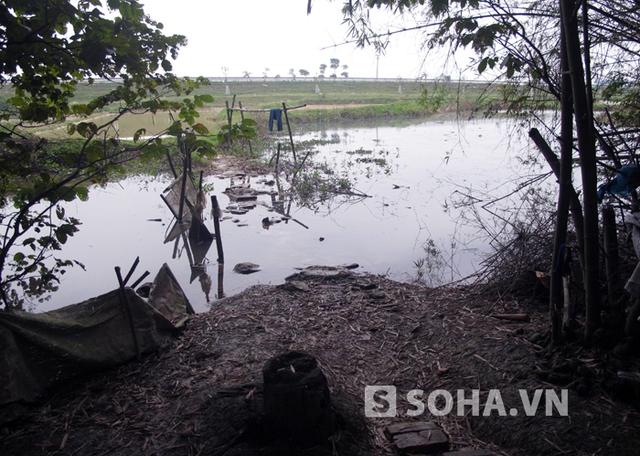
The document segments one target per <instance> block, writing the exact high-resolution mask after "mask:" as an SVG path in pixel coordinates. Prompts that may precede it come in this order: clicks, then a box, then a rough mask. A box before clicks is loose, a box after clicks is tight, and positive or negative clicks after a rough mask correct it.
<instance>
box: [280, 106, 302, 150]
mask: <svg viewBox="0 0 640 456" xmlns="http://www.w3.org/2000/svg"><path fill="white" fill-rule="evenodd" d="M282 110H283V111H284V119H285V120H286V121H287V129H288V130H289V139H290V140H291V152H293V161H294V162H297V161H298V159H297V158H296V147H295V145H294V144H293V134H292V133H291V124H290V123H289V115H288V114H287V105H286V104H285V103H284V102H283V103H282Z"/></svg>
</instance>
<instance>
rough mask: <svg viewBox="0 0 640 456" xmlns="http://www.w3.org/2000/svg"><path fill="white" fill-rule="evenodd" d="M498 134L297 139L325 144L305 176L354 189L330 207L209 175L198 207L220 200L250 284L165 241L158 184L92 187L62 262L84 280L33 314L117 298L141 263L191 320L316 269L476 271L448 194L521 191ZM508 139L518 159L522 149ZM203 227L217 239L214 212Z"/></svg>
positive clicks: (273, 184) (429, 129)
mask: <svg viewBox="0 0 640 456" xmlns="http://www.w3.org/2000/svg"><path fill="white" fill-rule="evenodd" d="M505 128H506V127H504V126H503V125H500V124H498V123H497V122H495V121H477V122H473V123H467V124H457V123H455V122H426V123H424V122H423V123H422V124H419V125H410V126H402V127H389V126H385V127H375V128H372V127H355V128H324V129H323V130H321V131H316V132H310V133H304V134H299V135H298V136H296V137H295V140H296V142H302V141H310V140H314V139H321V138H323V137H324V138H330V139H331V142H330V143H328V144H325V145H322V146H319V147H318V152H317V153H316V154H315V155H314V156H313V161H314V163H315V164H316V165H318V164H320V167H319V168H315V171H314V172H317V174H318V175H320V176H321V177H322V175H323V173H325V174H326V176H333V177H334V178H335V179H334V181H333V182H334V184H336V185H339V184H337V183H336V182H339V179H346V180H347V181H349V182H351V183H352V187H351V188H350V191H351V193H350V194H349V195H338V196H337V197H336V193H339V192H335V190H336V189H335V188H332V189H331V191H330V192H327V193H326V195H324V196H322V193H318V192H312V193H311V195H313V198H307V199H305V194H304V193H297V194H296V193H295V192H288V191H287V190H289V187H288V186H287V184H286V183H285V182H280V183H278V179H276V176H272V175H269V176H263V177H261V178H259V179H255V178H254V179H250V178H248V177H247V176H230V177H229V176H227V177H224V178H222V177H215V176H209V177H206V178H205V186H206V187H205V188H212V189H213V190H212V191H211V192H210V193H209V194H208V195H207V198H208V197H209V196H210V195H212V194H214V195H216V196H217V199H218V201H219V204H220V207H221V208H222V210H223V213H222V218H221V219H220V228H221V234H222V238H223V240H224V249H225V250H224V257H225V258H224V259H225V261H224V262H225V263H226V264H228V265H231V268H232V269H233V265H235V264H237V263H241V262H252V263H256V264H259V265H260V267H261V270H260V271H259V272H256V273H254V274H251V275H246V276H245V275H240V274H236V273H233V272H231V273H229V274H226V275H225V274H224V265H218V268H217V271H216V270H215V269H216V268H215V264H216V263H217V261H216V258H217V257H216V255H215V253H214V252H215V251H214V250H213V249H211V248H210V245H209V246H207V247H206V249H201V247H202V246H200V245H198V244H197V243H196V244H195V245H194V244H193V242H192V241H191V240H190V239H189V235H188V233H185V232H184V231H181V230H177V234H176V232H174V231H173V227H172V224H173V218H174V216H173V214H172V212H171V210H170V209H169V208H168V207H167V206H166V205H165V204H164V203H163V201H162V200H161V198H160V196H159V195H160V194H162V192H163V190H164V189H165V188H166V187H167V185H168V184H169V183H170V182H169V180H168V179H165V178H163V177H152V176H139V177H132V178H128V179H125V180H123V181H121V182H119V183H113V184H109V185H108V186H106V187H104V188H101V187H95V188H92V189H91V191H90V197H89V201H88V202H86V203H82V202H79V201H75V202H73V203H70V204H69V205H68V207H67V208H66V209H67V213H68V214H70V215H72V216H75V217H78V218H79V219H80V220H81V221H82V223H83V226H82V227H81V230H80V232H79V233H78V234H77V235H76V236H74V237H73V238H71V239H70V240H69V241H68V243H67V245H66V246H65V250H64V251H63V252H62V256H63V257H65V258H73V259H77V260H78V261H80V262H82V263H84V264H85V265H86V269H87V272H83V271H81V270H79V269H77V268H76V269H75V270H71V271H69V272H68V273H67V274H66V275H65V276H64V277H63V278H62V283H61V285H60V290H59V291H58V292H57V293H56V294H55V295H54V296H53V297H52V299H51V301H50V302H48V303H45V305H43V306H41V307H39V309H38V310H49V309H51V308H54V307H60V306H62V305H66V304H70V303H74V302H79V301H81V300H83V299H86V298H88V297H91V296H96V295H97V294H99V293H102V292H105V291H108V290H110V289H113V288H115V286H117V284H115V283H114V279H113V267H114V265H119V264H130V263H131V262H132V261H133V259H134V258H135V257H137V256H139V257H140V262H141V267H143V268H144V269H147V270H149V271H155V270H158V269H159V268H160V266H162V264H163V263H168V264H169V266H170V267H171V269H172V270H173V272H174V275H175V276H176V277H177V279H178V281H179V283H180V285H181V286H182V287H183V288H184V290H185V292H186V294H187V296H188V298H189V299H190V301H191V302H192V304H193V306H194V308H195V309H196V311H200V312H201V311H205V310H208V309H209V308H210V306H212V305H215V299H219V298H221V297H223V296H225V295H227V296H228V295H232V294H235V293H237V292H239V291H241V290H243V289H244V288H246V287H248V286H250V285H254V284H256V283H272V284H278V283H281V282H282V281H283V279H284V277H286V276H288V275H290V274H292V273H293V272H295V268H297V267H305V266H309V265H314V264H326V265H339V264H350V263H358V264H360V265H361V266H362V269H364V270H367V271H369V272H373V273H377V274H388V275H389V276H391V277H392V278H395V279H399V280H411V279H412V278H414V277H415V275H416V273H417V271H419V267H418V266H421V267H422V274H423V276H424V275H425V274H432V276H433V277H432V279H430V280H432V281H433V283H432V284H437V283H440V282H442V281H449V280H451V279H454V280H455V279H457V278H460V277H464V276H465V275H468V274H471V273H473V272H474V271H475V270H476V268H477V266H478V263H479V261H480V260H481V259H482V252H486V250H487V240H486V239H481V238H480V236H479V233H478V232H477V230H475V229H473V228H471V229H469V228H468V227H466V226H465V224H464V223H463V222H462V221H461V220H460V214H461V209H460V208H459V207H456V205H455V202H456V201H459V198H458V199H456V195H458V196H459V195H462V194H466V195H474V197H480V198H482V197H483V196H482V195H489V194H491V195H492V196H496V195H497V194H500V193H506V192H508V191H510V189H512V188H513V187H514V186H517V185H518V181H517V180H514V179H515V178H516V177H517V176H518V173H519V170H518V169H517V168H515V165H514V163H513V161H512V160H511V158H510V156H509V155H507V154H506V149H507V140H508V139H509V136H510V135H509V134H508V131H507V130H506V129H505ZM511 141H512V146H513V144H516V147H514V148H512V149H511V150H512V151H513V153H514V154H517V153H520V152H521V150H522V149H523V148H524V147H526V144H525V143H524V142H522V143H519V142H518V141H517V140H516V139H513V138H511ZM313 177H314V176H307V177H304V176H303V175H302V174H300V176H299V177H298V178H299V179H300V182H303V183H306V184H307V187H313V186H314V185H325V184H326V182H325V181H322V182H320V181H316V180H313ZM316 177H317V176H316ZM305 179H307V180H305ZM278 184H280V191H279V186H278ZM234 186H235V187H237V188H236V190H229V191H225V189H227V188H229V189H233V188H234ZM303 187H304V186H303ZM249 189H250V190H249ZM355 191H357V192H358V194H356V193H355ZM345 193H346V192H345ZM318 195H320V196H321V197H320V198H318ZM123 220H126V223H124V224H123V223H122V221H123ZM265 220H266V221H267V223H266V224H265ZM203 222H204V224H205V225H206V226H207V227H208V229H209V230H213V228H212V226H213V220H212V216H211V214H210V213H208V214H205V215H203ZM265 228H268V229H265ZM167 239H169V240H170V241H168V242H166V243H165V240H167ZM425 248H426V250H425ZM425 252H426V253H425ZM183 256H184V257H186V259H183V258H182V257H183ZM421 259H424V260H421ZM420 261H422V263H421V264H416V262H420ZM212 268H213V269H212ZM211 269H212V270H211ZM214 274H215V275H216V279H217V287H216V293H215V299H213V298H212V293H211V289H212V288H213V276H214ZM196 279H197V280H196Z"/></svg>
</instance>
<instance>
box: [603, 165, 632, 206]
mask: <svg viewBox="0 0 640 456" xmlns="http://www.w3.org/2000/svg"><path fill="white" fill-rule="evenodd" d="M638 186H640V169H639V168H638V165H626V166H623V167H622V168H620V169H619V170H618V172H617V173H616V177H614V178H613V179H611V180H610V181H609V182H607V183H606V184H602V185H601V186H600V187H598V202H599V203H601V202H602V199H603V198H604V195H605V193H610V194H611V195H626V194H628V193H630V192H631V191H633V190H634V189H635V188H636V187H638Z"/></svg>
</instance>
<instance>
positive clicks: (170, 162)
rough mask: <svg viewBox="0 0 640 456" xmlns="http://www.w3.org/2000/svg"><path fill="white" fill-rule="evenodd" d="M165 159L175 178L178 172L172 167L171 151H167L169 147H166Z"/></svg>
mask: <svg viewBox="0 0 640 456" xmlns="http://www.w3.org/2000/svg"><path fill="white" fill-rule="evenodd" d="M167 160H169V168H171V172H172V173H173V178H174V179H176V178H177V177H178V173H177V172H176V169H175V168H174V167H173V162H172V161H171V153H170V152H169V148H167Z"/></svg>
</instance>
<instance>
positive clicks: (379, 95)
mask: <svg viewBox="0 0 640 456" xmlns="http://www.w3.org/2000/svg"><path fill="white" fill-rule="evenodd" d="M316 85H317V88H318V93H316ZM115 87H116V84H115V83H102V82H96V83H94V84H88V83H81V84H79V85H78V89H77V91H76V93H75V96H74V98H73V100H72V102H73V103H87V102H89V101H90V100H92V99H94V98H95V97H97V96H99V95H102V94H105V93H108V92H109V91H111V90H113V89H114V88H115ZM227 87H228V91H229V95H227V94H226V92H227ZM512 89H513V86H511V87H509V86H502V85H491V86H490V85H488V84H483V83H472V82H464V81H462V82H458V81H450V82H440V83H437V84H436V83H434V82H419V81H410V80H405V81H355V80H349V79H337V80H331V79H325V80H312V79H298V80H296V81H291V80H289V79H281V80H267V81H264V80H262V79H253V80H249V79H241V80H233V81H229V82H228V83H225V82H222V81H220V80H217V81H212V82H211V84H210V85H209V86H204V87H201V88H200V89H198V90H197V91H196V94H205V93H206V94H210V95H212V96H213V97H214V102H213V103H211V104H209V105H208V106H206V108H205V109H203V110H202V111H201V117H200V121H201V122H202V123H203V124H205V125H206V126H207V127H208V128H209V129H210V131H212V132H216V131H219V128H220V126H221V125H222V124H224V123H226V121H227V119H226V113H225V112H224V109H225V107H226V105H227V103H228V104H229V105H231V104H232V103H233V100H234V96H235V107H238V106H239V104H240V103H241V104H242V107H243V108H245V109H268V108H277V107H281V106H282V103H286V105H287V106H288V107H294V106H299V105H307V107H306V108H305V109H298V110H292V111H290V113H289V116H290V119H291V121H292V123H295V125H301V124H308V123H317V122H327V121H340V120H357V119H373V118H400V117H422V116H427V115H430V114H434V113H442V112H452V111H479V112H492V111H497V110H504V109H505V108H508V106H507V105H506V103H505V102H504V99H505V94H506V93H507V91H508V90H512ZM11 95H12V90H11V88H10V87H7V86H5V87H2V88H0V105H2V104H4V103H3V102H6V99H7V98H9V97H10V96H11ZM166 98H167V99H170V100H171V99H176V100H181V99H182V98H183V96H179V97H177V96H175V95H174V94H172V93H167V94H166ZM118 109H119V106H118V105H113V106H110V107H109V108H108V109H106V110H105V111H106V112H102V113H97V114H96V115H94V118H95V119H96V123H98V124H100V123H101V122H105V121H106V120H108V116H107V114H108V113H109V112H113V113H115V112H116V111H117V110H118ZM246 115H247V116H249V117H252V118H255V119H256V120H259V121H260V122H261V123H263V122H262V121H263V120H264V119H263V117H265V118H266V117H268V116H267V114H255V113H251V114H246ZM239 117H240V115H239V113H237V112H235V113H234V121H236V120H239ZM166 118H167V114H166V113H158V114H156V115H155V116H152V115H151V114H146V115H144V116H140V115H136V116H134V115H129V117H128V118H126V119H125V118H123V119H121V121H120V135H121V136H122V137H128V136H131V135H133V132H135V131H136V130H137V129H138V128H145V129H146V131H147V132H148V133H149V134H153V133H155V131H156V130H158V131H159V130H162V129H164V128H166V125H165V124H166V123H167V121H166ZM70 122H77V119H69V120H68V121H67V123H70ZM37 130H46V131H44V132H42V131H41V132H40V134H44V135H45V136H47V137H49V136H58V137H63V136H64V135H65V129H64V125H60V124H57V125H55V126H46V127H42V128H37V129H33V130H32V132H36V131H37Z"/></svg>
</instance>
